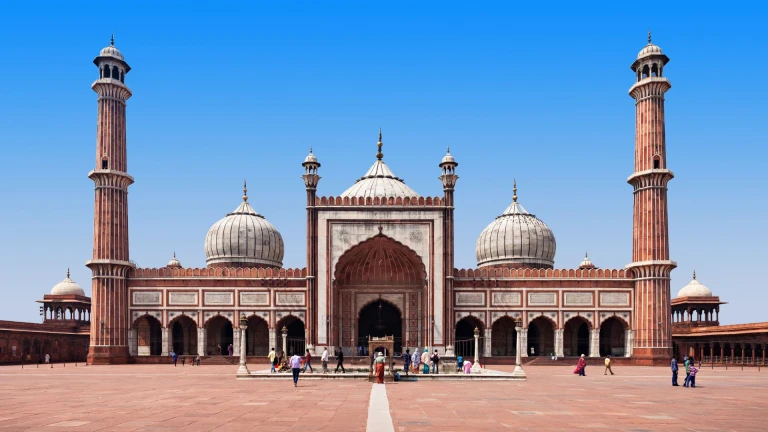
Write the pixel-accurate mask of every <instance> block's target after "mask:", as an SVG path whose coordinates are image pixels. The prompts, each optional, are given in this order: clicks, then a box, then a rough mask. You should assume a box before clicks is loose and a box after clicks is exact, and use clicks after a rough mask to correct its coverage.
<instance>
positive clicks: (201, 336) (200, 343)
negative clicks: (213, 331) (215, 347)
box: [197, 328, 208, 357]
mask: <svg viewBox="0 0 768 432" xmlns="http://www.w3.org/2000/svg"><path fill="white" fill-rule="evenodd" d="M205 336H206V334H205V329H204V328H199V329H197V355H199V356H200V357H202V356H205V355H207V354H208V353H207V352H205V345H206V340H205Z"/></svg>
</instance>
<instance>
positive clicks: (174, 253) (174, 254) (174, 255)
mask: <svg viewBox="0 0 768 432" xmlns="http://www.w3.org/2000/svg"><path fill="white" fill-rule="evenodd" d="M173 258H174V259H176V251H173Z"/></svg>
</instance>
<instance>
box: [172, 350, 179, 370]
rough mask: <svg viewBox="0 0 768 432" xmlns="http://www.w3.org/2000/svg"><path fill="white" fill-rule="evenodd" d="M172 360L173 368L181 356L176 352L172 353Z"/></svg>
mask: <svg viewBox="0 0 768 432" xmlns="http://www.w3.org/2000/svg"><path fill="white" fill-rule="evenodd" d="M171 359H173V367H176V362H177V361H178V360H179V356H177V355H176V353H175V352H173V351H171Z"/></svg>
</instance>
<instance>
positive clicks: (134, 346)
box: [128, 328, 139, 356]
mask: <svg viewBox="0 0 768 432" xmlns="http://www.w3.org/2000/svg"><path fill="white" fill-rule="evenodd" d="M138 333H139V331H138V330H137V329H133V328H132V329H130V330H128V353H129V354H130V355H132V356H136V355H139V346H138V345H139V341H138Z"/></svg>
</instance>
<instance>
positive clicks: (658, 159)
mask: <svg viewBox="0 0 768 432" xmlns="http://www.w3.org/2000/svg"><path fill="white" fill-rule="evenodd" d="M653 169H661V156H659V155H654V156H653Z"/></svg>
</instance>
